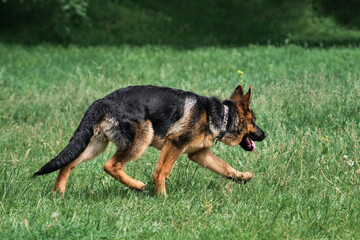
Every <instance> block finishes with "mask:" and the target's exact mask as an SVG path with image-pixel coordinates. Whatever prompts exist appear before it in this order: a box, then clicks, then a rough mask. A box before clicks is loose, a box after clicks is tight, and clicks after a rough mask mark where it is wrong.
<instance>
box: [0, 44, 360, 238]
mask: <svg viewBox="0 0 360 240" xmlns="http://www.w3.org/2000/svg"><path fill="white" fill-rule="evenodd" d="M359 56H360V49H358V48H330V49H320V48H319V49H307V48H301V47H296V46H286V47H281V48H275V47H271V46H269V47H257V46H250V47H247V48H215V47H208V48H197V49H193V50H176V49H172V48H170V47H152V46H144V47H132V46H122V47H119V48H115V47H94V48H77V47H69V48H61V47H54V46H37V47H23V46H14V45H0V106H1V107H0V135H1V138H0V161H1V162H0V164H1V167H0V239H41V238H44V239H45V238H46V239H53V238H59V239H64V238H69V239H73V238H83V239H89V238H94V239H98V238H105V239H106V238H108V239H144V238H152V239H173V238H183V239H194V238H200V239H250V238H251V239H282V238H290V239H329V238H339V239H359V238H360V228H359V226H360V173H359V174H357V173H356V170H357V169H359V168H360V165H359V161H360V148H359V145H360V137H359V136H360V68H359V66H360V58H359ZM237 69H240V70H242V71H244V73H245V74H244V77H243V81H244V84H245V88H246V89H247V88H248V87H249V86H250V84H251V85H253V89H254V93H253V99H252V108H253V109H254V111H255V114H256V117H257V123H258V125H259V126H260V127H261V128H262V129H264V130H265V131H266V133H267V138H266V139H265V141H264V142H261V143H258V144H257V149H256V150H255V152H254V154H251V153H249V152H245V151H243V150H242V149H241V148H240V147H235V148H233V147H230V146H225V145H224V144H221V143H218V144H217V145H215V146H214V147H213V148H212V150H213V152H214V153H215V154H216V155H217V156H219V157H220V158H222V159H225V160H226V161H227V162H229V163H230V164H231V165H232V166H233V167H234V168H236V169H238V170H241V171H252V172H253V173H254V174H255V179H254V180H253V181H252V182H250V183H249V184H246V185H238V184H236V183H233V182H230V181H228V180H227V179H224V178H222V177H221V176H218V175H215V174H214V173H212V172H210V171H209V170H206V169H203V168H201V167H198V166H197V165H196V164H195V163H193V162H190V161H189V160H188V159H187V158H186V156H182V157H181V158H180V159H179V160H178V161H177V163H176V165H175V167H174V169H173V171H172V173H171V175H170V179H169V180H168V181H167V192H168V198H167V199H166V200H164V199H163V198H158V197H156V196H155V191H154V186H153V184H152V180H153V179H152V178H153V174H154V171H155V165H156V162H157V159H158V156H159V152H158V151H157V150H155V149H152V148H149V149H148V151H147V152H146V154H144V155H143V156H142V157H141V159H138V160H136V161H134V162H131V163H129V164H128V165H127V173H128V174H129V175H130V176H133V177H135V178H136V179H139V180H141V181H143V182H145V183H146V184H147V186H146V189H145V191H144V192H136V191H132V190H130V189H128V188H127V187H125V186H124V185H122V184H120V183H118V182H116V181H115V180H114V179H112V178H111V177H110V176H109V175H107V174H106V173H105V172H104V171H103V164H104V163H105V162H106V160H107V159H108V158H110V157H111V156H112V154H113V153H114V151H115V148H114V146H110V145H109V146H108V148H107V149H106V150H105V152H104V153H103V154H102V155H100V156H99V157H98V158H96V159H95V160H92V161H89V162H86V163H85V164H81V165H79V166H78V167H77V168H76V169H75V170H74V171H73V173H72V174H71V175H70V178H69V181H68V185H67V191H66V193H65V199H61V197H60V196H59V195H58V194H55V195H53V194H52V192H51V188H52V185H53V183H54V181H55V178H56V175H57V174H56V173H52V174H50V175H46V176H43V177H37V178H35V179H32V178H30V176H31V175H32V174H33V173H34V172H35V171H36V170H38V169H39V168H40V167H41V166H42V165H43V164H45V163H46V162H48V161H49V160H50V159H51V158H52V157H54V156H55V155H56V154H57V153H59V151H60V150H62V149H63V147H65V146H66V144H67V142H68V140H69V139H70V137H71V135H72V133H73V132H74V130H75V129H76V127H77V125H78V123H79V122H80V119H81V117H82V115H83V113H84V112H85V110H86V109H87V107H88V106H89V105H90V104H91V103H92V102H93V101H94V100H96V99H98V98H101V97H103V96H105V95H106V94H108V93H109V92H111V91H113V90H115V89H117V88H120V87H125V86H128V85H138V84H153V85H164V86H169V87H175V88H181V89H185V90H190V91H194V92H196V93H198V94H201V95H214V96H217V97H219V98H221V99H225V98H228V97H229V96H230V94H231V93H232V91H233V89H234V88H235V86H236V85H237V84H238V83H239V82H240V79H239V76H238V75H237V73H236V70H237ZM344 155H347V156H348V159H346V160H344ZM349 159H350V160H351V161H353V162H354V165H353V166H351V164H348V163H347V161H348V160H349ZM54 215H57V216H56V217H54Z"/></svg>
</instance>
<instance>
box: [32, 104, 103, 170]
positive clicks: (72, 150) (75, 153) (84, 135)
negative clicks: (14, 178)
mask: <svg viewBox="0 0 360 240" xmlns="http://www.w3.org/2000/svg"><path fill="white" fill-rule="evenodd" d="M107 111H108V105H107V104H105V103H103V102H102V101H101V100H97V101H96V102H94V103H93V104H92V105H91V106H90V107H89V108H88V110H87V111H86V112H85V115H84V117H83V118H82V120H81V122H80V125H79V126H78V128H77V129H76V131H75V133H74V134H73V136H72V137H71V139H70V141H69V143H68V145H67V146H66V147H65V148H64V149H63V150H62V151H61V152H60V153H59V155H57V156H56V157H55V158H54V159H52V160H51V161H50V162H48V163H47V164H45V165H44V166H43V167H42V168H41V169H40V170H39V171H37V172H36V173H35V174H34V175H33V177H35V176H36V175H43V174H47V173H51V172H54V171H56V170H58V169H60V168H62V167H64V166H66V165H68V164H69V163H70V162H72V161H74V160H75V159H76V158H78V157H79V156H80V154H81V153H82V152H83V151H84V150H85V149H86V147H87V145H88V144H89V142H90V139H91V137H92V136H93V134H94V127H95V125H96V124H98V123H99V122H100V120H101V119H102V118H103V117H104V116H105V114H106V112H107Z"/></svg>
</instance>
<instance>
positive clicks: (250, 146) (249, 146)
mask: <svg viewBox="0 0 360 240" xmlns="http://www.w3.org/2000/svg"><path fill="white" fill-rule="evenodd" d="M240 146H241V147H242V148H243V149H244V150H246V151H252V152H254V150H255V147H256V145H255V143H254V141H253V140H252V139H251V138H250V137H249V135H246V136H244V137H243V139H242V140H241V143H240Z"/></svg>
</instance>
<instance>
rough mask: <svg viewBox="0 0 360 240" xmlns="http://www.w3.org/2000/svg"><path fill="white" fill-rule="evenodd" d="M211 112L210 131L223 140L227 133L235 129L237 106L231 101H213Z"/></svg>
mask: <svg viewBox="0 0 360 240" xmlns="http://www.w3.org/2000/svg"><path fill="white" fill-rule="evenodd" d="M216 100H217V99H216ZM210 111H211V112H210V114H209V115H210V119H209V120H210V121H209V127H210V131H211V132H212V134H213V135H214V136H216V137H217V138H218V139H221V138H222V137H223V136H224V135H225V134H226V132H228V131H230V130H231V129H232V128H233V125H234V123H235V121H236V112H235V111H236V106H235V105H234V103H233V102H232V101H230V100H225V101H223V102H222V103H221V102H220V101H218V100H217V101H211V107H210Z"/></svg>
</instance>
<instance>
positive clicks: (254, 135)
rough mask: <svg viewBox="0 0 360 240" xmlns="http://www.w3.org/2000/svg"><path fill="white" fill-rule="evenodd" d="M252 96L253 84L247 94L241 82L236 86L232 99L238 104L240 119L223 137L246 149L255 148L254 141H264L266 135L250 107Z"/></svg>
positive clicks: (228, 142)
mask: <svg viewBox="0 0 360 240" xmlns="http://www.w3.org/2000/svg"><path fill="white" fill-rule="evenodd" d="M251 96H252V86H250V89H249V91H248V92H247V93H246V94H245V95H244V88H243V86H242V85H241V84H239V85H238V86H237V87H236V89H235V91H234V92H233V94H232V95H231V97H230V100H231V101H233V102H234V103H235V105H236V109H237V115H238V116H237V118H238V121H237V124H236V126H235V127H234V128H233V129H231V130H230V131H229V132H228V133H229V134H225V136H224V137H223V139H222V141H223V142H224V143H225V144H228V145H231V146H236V145H240V146H241V147H242V148H243V149H244V150H246V151H252V150H254V149H255V144H254V142H253V141H262V140H264V138H265V137H266V135H265V133H264V131H263V130H261V128H259V127H258V126H257V125H256V118H255V115H254V112H253V110H252V109H251V107H250V102H251Z"/></svg>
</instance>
